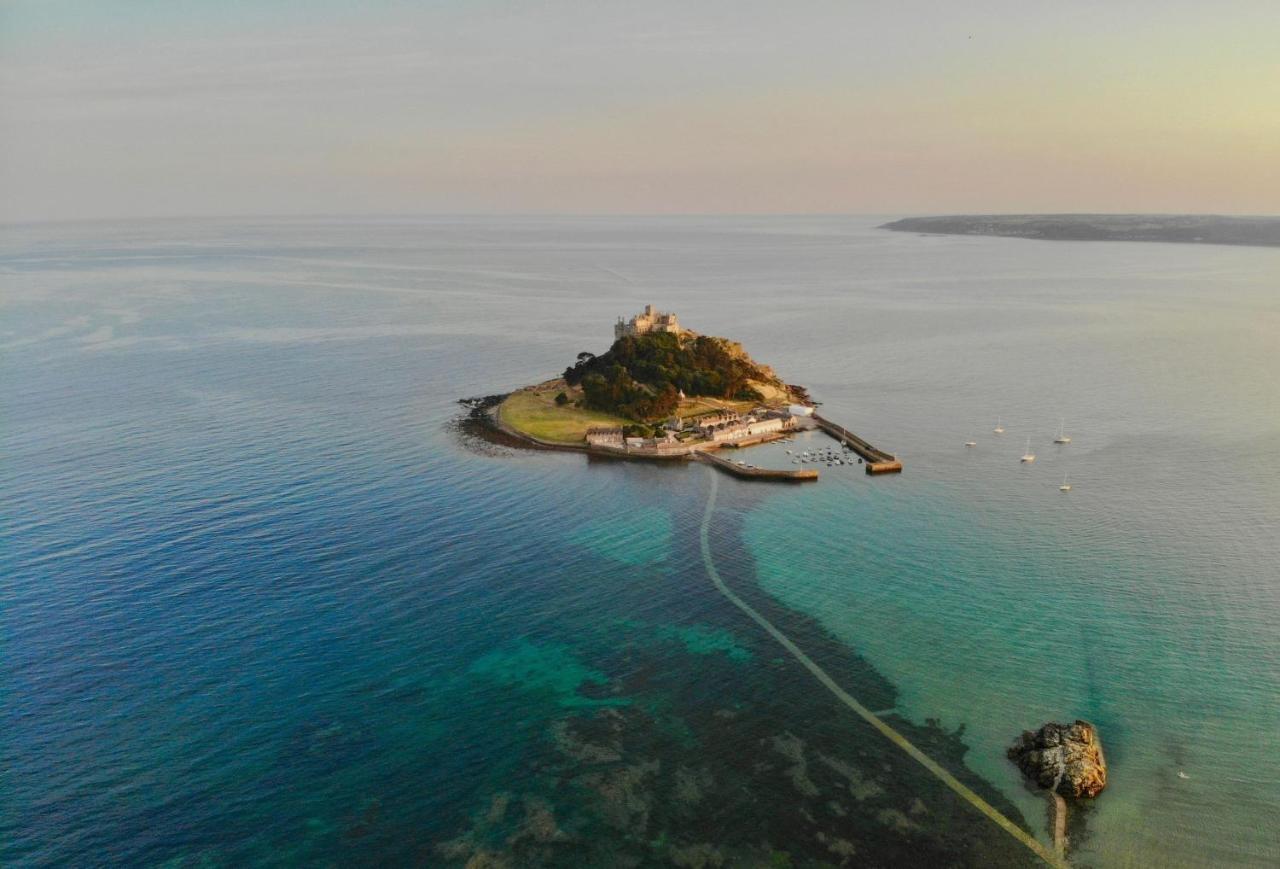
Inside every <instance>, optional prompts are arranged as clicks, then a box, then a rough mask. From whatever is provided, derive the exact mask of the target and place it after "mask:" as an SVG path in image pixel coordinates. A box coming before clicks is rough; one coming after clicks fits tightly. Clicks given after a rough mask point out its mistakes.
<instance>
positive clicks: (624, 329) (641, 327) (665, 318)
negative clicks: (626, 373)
mask: <svg viewBox="0 0 1280 869" xmlns="http://www.w3.org/2000/svg"><path fill="white" fill-rule="evenodd" d="M683 331H684V329H681V328H680V321H679V320H677V319H676V315H675V314H669V313H663V312H662V311H659V310H657V309H656V308H654V307H653V305H645V306H644V310H643V311H641V312H640V313H639V314H636V315H635V316H634V317H632V318H631V319H630V320H626V321H624V320H623V319H622V318H621V317H619V318H618V322H617V323H615V324H614V327H613V337H614V340H617V339H618V338H621V337H623V336H624V335H644V334H647V333H649V332H670V333H672V334H673V335H679V334H680V333H681V332H683Z"/></svg>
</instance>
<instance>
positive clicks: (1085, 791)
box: [1008, 719, 1107, 797]
mask: <svg viewBox="0 0 1280 869" xmlns="http://www.w3.org/2000/svg"><path fill="white" fill-rule="evenodd" d="M1008 754H1009V759H1010V760H1012V761H1013V762H1014V763H1016V764H1017V765H1018V768H1019V769H1021V770H1022V773H1023V775H1025V776H1026V777H1027V778H1029V779H1031V780H1032V781H1034V782H1035V783H1036V784H1037V785H1039V786H1040V787H1042V788H1045V789H1046V790H1051V791H1053V792H1055V793H1058V794H1061V795H1062V796H1064V797H1096V796H1097V795H1098V794H1100V793H1101V792H1102V789H1103V788H1105V787H1106V786H1107V763H1106V760H1105V759H1104V758H1103V756H1102V743H1101V741H1100V740H1099V739H1098V734H1097V731H1096V730H1095V728H1094V726H1093V725H1092V724H1090V723H1089V722H1087V721H1080V720H1078V719H1077V720H1076V722H1075V723H1074V724H1054V723H1053V722H1050V723H1048V724H1046V725H1044V726H1043V727H1041V728H1040V729H1039V730H1037V731H1034V732H1033V731H1030V730H1026V731H1023V733H1022V736H1021V737H1019V738H1018V741H1017V742H1015V743H1014V744H1013V745H1012V746H1010V747H1009V752H1008Z"/></svg>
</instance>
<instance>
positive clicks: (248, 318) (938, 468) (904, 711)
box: [0, 218, 1280, 866]
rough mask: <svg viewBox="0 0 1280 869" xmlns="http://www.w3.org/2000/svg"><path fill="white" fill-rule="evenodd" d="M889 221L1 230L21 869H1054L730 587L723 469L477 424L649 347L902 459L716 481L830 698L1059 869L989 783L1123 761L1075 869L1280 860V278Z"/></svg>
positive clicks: (1247, 267) (746, 577)
mask: <svg viewBox="0 0 1280 869" xmlns="http://www.w3.org/2000/svg"><path fill="white" fill-rule="evenodd" d="M877 222H878V221H875V220H871V219H860V218H858V219H855V218H839V219H837V218H829V219H817V218H776V219H763V218H761V219H745V218H744V219H710V218H708V219H670V220H667V219H621V218H619V219H609V220H603V219H602V220H588V219H567V218H565V219H553V218H545V219H527V220H514V219H508V220H498V219H481V218H469V219H445V218H437V219H429V220H385V221H368V220H366V221H343V220H336V219H334V220H312V221H303V220H297V221H258V222H252V221H191V222H182V221H178V222H164V223H106V224H83V225H49V226H39V227H10V228H6V229H5V231H4V235H3V247H2V248H0V280H2V281H3V284H2V286H3V304H4V317H3V321H2V322H0V346H3V349H4V365H3V374H2V375H0V376H2V377H3V386H2V389H3V392H2V395H3V411H2V414H3V431H2V432H0V435H2V437H3V444H2V448H3V461H2V465H0V475H2V476H0V491H2V492H3V502H2V503H3V505H4V509H3V514H2V516H0V523H2V524H0V543H2V548H0V577H2V579H0V583H2V584H0V604H2V605H3V611H2V615H0V619H2V622H3V637H4V647H3V667H4V673H5V678H4V681H3V684H4V694H5V703H4V713H3V714H4V719H5V731H6V738H5V740H4V745H5V755H6V763H5V768H6V781H5V784H4V787H3V794H4V795H3V799H4V803H5V805H4V811H3V830H2V831H0V832H2V835H3V843H2V847H3V851H2V852H0V860H2V861H3V862H4V863H5V864H6V865H27V864H30V865H54V864H61V865H65V864H78V865H85V864H106V863H115V864H122V863H127V864H161V863H173V864H175V865H187V864H196V863H201V864H209V865H242V864H246V863H258V864H297V863H317V862H339V863H387V862H393V863H410V862H418V863H426V864H433V865H434V864H441V863H444V864H450V863H453V864H457V865H462V863H463V862H465V861H466V860H467V859H469V858H473V857H476V856H477V855H481V856H484V855H502V854H505V855H507V856H512V855H514V858H515V859H517V860H518V861H520V862H537V861H543V862H547V863H551V864H565V863H575V864H584V863H593V864H596V865H607V864H610V863H613V862H615V861H619V860H623V859H636V860H641V861H653V862H659V863H661V862H670V861H674V860H677V859H680V860H686V861H689V860H693V859H694V858H693V857H691V856H690V855H691V854H694V853H695V851H696V849H697V848H699V847H702V846H705V847H706V848H707V849H711V850H712V851H715V852H716V853H717V854H719V856H720V857H722V858H724V859H726V860H729V861H737V862H747V861H750V860H766V859H781V858H779V857H777V855H778V854H782V853H785V854H788V855H790V857H791V858H792V859H793V860H794V861H795V862H797V863H805V862H808V861H812V859H814V856H815V853H819V852H820V853H822V854H825V855H826V858H828V859H830V860H831V861H832V862H836V863H839V862H840V861H841V860H842V859H846V858H848V855H847V854H846V853H845V852H843V851H841V850H839V847H842V846H836V845H833V844H832V842H834V841H835V840H837V839H839V840H841V841H847V842H849V843H850V847H851V848H854V849H855V850H856V853H858V854H860V855H861V856H862V859H863V860H866V861H868V862H871V863H877V862H879V863H889V864H892V863H894V862H900V861H901V860H902V859H903V855H905V854H916V855H920V854H925V853H932V852H930V851H929V850H928V849H930V848H937V849H940V852H944V851H945V852H949V853H954V854H956V855H959V856H958V859H960V860H961V861H962V862H966V863H970V864H974V865H979V864H988V863H1003V862H1017V861H1018V860H1020V859H1023V858H1024V857H1025V855H1021V854H1018V853H1017V852H1016V849H1013V850H1009V846H1008V843H1007V842H1005V841H1004V840H1003V839H1002V838H1001V835H1002V834H998V833H996V832H992V831H990V830H987V829H986V828H985V826H984V825H986V822H985V821H984V820H983V819H982V818H981V817H979V816H976V815H974V816H972V817H970V816H969V815H967V814H966V813H965V812H966V809H965V808H964V807H963V806H960V805H958V804H956V803H955V801H954V800H953V799H952V798H951V797H949V796H948V795H947V794H946V793H942V792H939V791H938V790H937V789H936V788H934V787H933V783H931V782H930V781H928V779H927V777H926V776H921V775H920V774H919V773H918V772H916V771H915V770H914V769H912V768H911V765H910V763H909V762H904V761H902V760H901V758H899V757H897V756H894V755H893V754H892V750H891V749H890V748H888V747H886V746H885V745H882V744H881V743H880V742H879V741H877V739H878V738H877V737H876V736H875V735H874V734H872V733H870V732H868V731H867V730H866V728H865V727H862V726H861V725H859V724H858V723H857V722H855V721H852V720H849V718H848V717H846V716H845V715H844V713H842V712H841V711H840V710H839V708H838V707H836V706H834V705H832V704H831V702H830V701H829V700H828V699H827V698H824V697H822V696H821V691H820V689H819V688H818V687H817V686H816V683H813V682H812V680H811V679H809V678H808V677H807V676H806V675H805V674H804V673H803V672H800V671H798V670H796V669H795V668H794V667H793V666H792V665H791V664H790V663H788V662H787V661H785V660H783V658H782V655H781V653H780V651H779V650H778V649H777V647H774V646H771V645H770V642H769V640H768V638H767V637H762V636H761V635H760V632H759V631H758V630H757V629H756V628H755V627H754V625H752V624H751V623H750V622H747V621H745V620H744V619H743V618H742V617H741V615H740V614H739V613H736V612H735V611H734V610H733V609H732V608H731V607H729V606H728V605H727V604H726V602H725V601H724V600H723V599H722V598H720V597H718V596H717V595H716V594H715V592H714V591H713V590H712V589H711V588H710V587H709V584H708V580H707V578H706V575H705V572H704V571H703V568H702V565H701V563H700V562H699V560H698V557H697V527H698V523H699V521H700V519H701V515H702V507H703V504H704V502H705V499H706V497H707V493H708V485H709V480H708V474H709V473H710V471H709V470H707V469H706V468H703V467H700V466H698V467H690V468H679V469H659V468H650V467H644V466H632V465H619V464H613V463H598V462H592V463H588V462H587V461H585V460H584V459H583V457H581V456H577V455H563V454H547V453H524V452H514V451H510V450H505V449H501V448H493V447H489V446H487V445H485V444H483V443H476V442H474V441H472V440H470V439H469V438H468V437H467V436H466V435H465V434H464V433H461V432H459V430H458V429H457V427H456V426H455V425H454V424H453V422H452V421H453V420H455V419H456V417H457V415H458V412H459V408H458V406H457V404H456V399H458V398H460V397H464V396H471V395H479V394H486V393H491V392H495V391H501V390H506V389H510V388H513V387H515V386H518V385H521V384H523V383H526V382H529V381H532V380H535V379H540V378H542V377H545V376H549V375H551V374H553V373H555V372H556V371H559V370H560V369H562V368H563V367H564V365H565V364H566V363H567V361H568V360H570V359H571V358H572V357H573V356H574V355H575V354H576V353H577V352H578V351H579V350H584V349H589V350H600V349H602V348H603V347H604V346H606V345H607V343H608V341H609V336H610V329H611V324H612V322H613V320H614V318H615V317H616V316H617V315H619V314H627V313H631V312H633V311H634V310H637V309H638V308H639V307H640V306H641V305H642V304H644V303H647V302H654V303H656V304H658V305H659V306H660V307H662V308H664V309H667V308H673V309H675V310H676V311H677V312H678V313H679V315H680V317H681V320H682V321H683V322H685V323H686V324H688V325H690V326H691V327H693V328H696V329H699V330H700V331H705V332H710V333H714V334H724V335H728V336H731V337H734V338H737V339H740V340H742V341H743V342H744V343H745V345H746V346H747V348H748V349H749V350H750V351H751V352H752V353H753V354H754V355H756V356H757V358H760V359H762V360H764V361H766V362H768V363H770V364H772V365H774V367H775V368H776V369H777V370H778V371H779V373H780V374H782V375H783V376H784V377H785V378H786V379H787V380H789V381H792V382H797V383H802V384H805V385H807V386H809V387H810V389H811V390H812V391H813V393H814V395H815V397H817V398H818V399H820V400H823V401H824V402H826V407H827V410H828V412H829V413H830V414H831V415H832V416H834V417H836V418H838V419H841V420H845V421H847V422H848V423H849V424H850V426H851V427H852V428H854V429H855V430H857V431H859V432H860V433H865V434H866V435H868V436H869V437H870V438H871V439H872V440H873V441H874V442H876V443H878V444H882V445H883V446H885V447H886V448H888V449H891V450H893V451H895V452H898V453H899V454H901V455H902V456H903V457H904V458H905V459H906V462H907V473H905V474H904V475H903V476H902V477H901V478H897V479H874V480H872V479H868V478H865V477H863V476H861V475H858V474H854V473H848V474H838V473H827V472H826V469H825V468H824V469H823V470H824V475H823V476H824V479H823V480H822V481H820V482H819V483H818V484H816V485H814V486H808V487H803V488H798V489H791V488H787V489H776V490H775V489H768V490H762V489H760V487H758V486H751V485H750V484H744V483H740V482H737V481H734V480H729V479H722V480H721V481H720V492H721V500H722V506H721V507H720V509H719V511H718V512H717V514H716V515H717V518H716V521H715V525H714V527H713V543H714V548H715V551H716V557H717V560H718V561H719V560H722V561H723V570H724V571H725V572H726V574H727V575H728V577H729V578H731V579H732V580H733V581H734V582H735V583H737V587H740V588H742V589H744V593H747V592H749V593H752V594H754V595H755V596H756V597H755V598H753V599H754V600H755V601H756V602H757V603H758V604H759V605H760V606H761V607H766V606H767V607H772V609H771V610H770V612H771V614H772V616H773V617H774V618H776V619H778V620H779V621H780V622H781V623H785V625H786V627H787V630H788V631H789V632H790V633H791V634H792V635H793V636H794V637H796V638H797V639H798V640H800V641H802V643H803V644H804V645H805V646H806V648H808V649H812V650H813V652H814V654H815V656H818V657H820V658H821V659H822V660H823V661H824V663H825V664H827V665H828V666H830V667H831V668H832V669H833V670H834V671H836V672H837V673H838V674H839V675H840V678H841V679H842V683H843V684H847V685H849V686H850V689H851V690H853V691H854V693H856V694H858V695H859V696H860V697H863V698H864V699H866V700H867V702H868V703H869V704H871V705H873V708H876V709H893V710H895V712H893V713H890V714H893V715H896V716H897V719H896V720H898V721H900V723H901V726H902V727H903V728H904V729H908V728H913V727H914V728H917V730H913V731H911V732H912V733H913V734H915V736H916V738H919V739H920V740H922V741H928V740H934V743H933V745H934V751H935V752H936V753H937V754H938V756H939V758H940V759H945V760H946V761H947V763H948V764H949V765H950V766H951V768H953V769H954V770H956V771H958V772H963V774H964V775H966V776H968V777H970V779H971V780H973V781H975V782H976V783H977V784H975V786H981V787H983V788H985V790H984V793H988V794H989V795H990V796H991V798H992V799H993V800H998V801H1001V803H1000V805H1001V806H1002V807H1003V808H1005V809H1007V810H1008V811H1009V813H1010V814H1013V815H1017V816H1018V817H1019V818H1021V819H1022V820H1023V821H1024V822H1025V823H1026V824H1027V826H1028V827H1029V828H1030V829H1032V830H1033V831H1034V832H1036V833H1037V835H1040V836H1041V838H1042V839H1043V838H1044V831H1043V828H1044V819H1043V808H1042V806H1043V803H1042V802H1041V801H1040V799H1039V798H1038V797H1037V796H1036V795H1034V794H1031V793H1029V792H1027V791H1026V790H1025V789H1024V788H1023V787H1022V786H1021V784H1020V783H1019V781H1018V779H1017V775H1016V771H1014V770H1013V769H1012V767H1011V766H1010V765H1009V764H1008V763H1007V762H1006V761H1004V759H1003V749H1004V747H1005V745H1006V744H1007V743H1008V741H1009V740H1011V739H1012V737H1013V736H1015V735H1016V734H1017V733H1018V732H1020V731H1021V730H1022V729H1023V728H1025V727H1031V726H1035V725H1037V724H1039V723H1041V722H1042V721H1044V720H1046V719H1048V718H1053V717H1074V716H1083V717H1089V718H1091V719H1093V720H1095V721H1097V722H1098V723H1099V725H1100V726H1101V728H1102V735H1103V739H1104V741H1105V742H1106V744H1107V747H1108V759H1109V761H1110V762H1111V766H1112V785H1111V788H1110V789H1109V790H1108V791H1107V793H1105V794H1104V795H1103V797H1102V798H1100V799H1099V800H1097V801H1096V803H1095V804H1094V805H1093V806H1091V807H1089V809H1088V810H1087V811H1085V812H1082V813H1081V819H1080V820H1079V821H1078V823H1077V826H1076V827H1074V828H1073V856H1075V857H1076V858H1077V859H1078V860H1079V861H1080V862H1082V863H1088V864H1091V865H1099V866H1112V865H1206V864H1210V863H1216V864H1238V865H1274V864H1275V863H1276V862H1277V861H1280V843H1278V842H1277V834H1276V832H1275V830H1276V828H1277V826H1278V825H1276V823H1275V821H1276V817H1277V806H1280V764H1278V763H1277V760H1276V754H1277V752H1276V747H1277V742H1276V740H1277V734H1278V733H1280V699H1278V698H1280V631H1277V629H1276V624H1277V617H1280V586H1278V585H1277V577H1276V568H1275V565H1276V564H1280V296H1278V295H1277V293H1276V289H1277V284H1280V252H1276V251H1270V250H1262V249H1256V250H1255V249H1245V248H1210V247H1188V246H1174V245H1151V244H1145V245H1144V244H1088V243H1083V244H1077V243H1042V242H1027V241H1022V240H1009V239H976V238H974V239H970V238H921V237H916V236H912V235H900V234H891V233H886V232H882V231H879V230H876V229H874V225H875V223H877ZM997 413H998V414H1001V415H1002V418H1003V422H1004V424H1005V427H1006V428H1007V429H1008V433H1007V434H1006V435H1005V436H1004V438H1003V440H1001V439H999V438H995V437H994V436H993V435H991V434H990V429H991V428H992V426H993V425H994V418H995V415H996V414H997ZM1060 417H1065V418H1066V425H1067V428H1068V429H1069V430H1070V431H1071V433H1072V434H1073V437H1074V440H1073V442H1072V444H1071V445H1070V446H1068V447H1065V448H1059V447H1054V446H1052V445H1051V444H1050V443H1049V441H1050V440H1051V439H1052V436H1053V434H1054V433H1055V432H1056V427H1057V424H1058V420H1059V418H1060ZM970 437H973V438H974V439H976V440H978V441H979V447H978V448H976V449H974V450H965V449H964V448H963V446H962V443H963V441H965V440H968V439H969V438H970ZM1028 437H1031V438H1033V439H1034V441H1035V450H1036V452H1037V453H1038V455H1039V459H1038V461H1037V463H1036V464H1035V465H1034V466H1032V467H1024V466H1020V465H1019V464H1018V462H1017V456H1018V455H1020V454H1021V452H1022V450H1023V446H1024V441H1025V439H1026V438H1028ZM761 455H764V454H763V453H762V454H761ZM774 458H778V459H780V458H781V456H780V454H777V453H776V450H775V455H774ZM1068 471H1069V472H1070V474H1071V480H1072V482H1073V486H1074V488H1073V491H1072V492H1071V493H1070V494H1069V495H1061V494H1060V493H1059V492H1058V491H1057V486H1058V484H1059V483H1060V482H1061V475H1062V473H1065V472H1068ZM930 719H935V720H938V721H939V722H940V727H933V728H931V727H930V726H929V725H928V724H927V722H928V721H929V720H930ZM961 725H964V731H963V735H962V736H961V737H960V738H959V741H957V740H956V739H955V738H954V737H952V736H949V735H948V734H952V733H954V731H955V729H956V728H958V727H959V726H961ZM584 734H585V735H584ZM588 737H590V738H589V739H588ZM793 740H795V741H796V742H793ZM583 744H589V745H590V746H593V747H592V748H583V747H582V746H583ZM797 745H799V746H800V747H799V748H797V747H796V746H797ZM601 746H606V748H607V750H606V749H602V748H601ZM964 750H967V754H965V756H964V759H963V761H962V760H961V759H960V756H959V755H960V752H961V751H964ZM797 752H799V754H797ZM841 752H847V753H848V755H847V756H846V755H845V754H841ZM615 755H616V756H615ZM796 757H800V758H802V759H804V760H805V764H804V765H800V766H803V769H802V771H801V773H800V774H797V773H796V769H797V768H798V761H797V760H796V759H795V758H796ZM824 758H825V759H824ZM828 761H830V762H828ZM849 765H854V766H857V767H858V768H859V769H861V770H862V772H860V773H858V774H856V775H855V776H854V778H849V777H848V776H847V775H846V774H845V773H843V772H837V771H833V770H838V769H845V768H847V767H848V766H849ZM1178 772H1182V773H1184V774H1185V775H1186V776H1187V777H1186V778H1180V777H1179V776H1178V775H1177V774H1178ZM824 776H826V777H827V778H824ZM849 782H853V784H850V783H849ZM984 782H985V784H984ZM837 784H839V786H840V788H843V790H839V794H840V795H839V796H838V797H833V796H832V793H833V791H832V788H833V787H835V786H836V785H837ZM810 785H812V788H813V790H816V791H817V793H812V792H811V791H810ZM859 794H860V795H861V796H859ZM673 795H674V796H673ZM917 801H919V806H917ZM833 803H836V804H839V811H837V810H836V809H835V808H833V807H832V804H833ZM806 812H807V815H805V814H804V813H806ZM824 812H825V813H826V814H823V813H824ZM548 816H550V817H551V818H552V821H551V822H550V825H549V826H548V822H547V817H548ZM957 831H959V832H957ZM818 832H821V833H823V835H824V837H826V838H824V839H823V840H822V842H821V843H819V844H815V841H816V840H815V836H816V834H817V833H818ZM686 848H692V849H695V850H694V851H685V850H681V849H686ZM814 849H817V851H816V852H815V850H814ZM900 849H906V850H900ZM912 849H915V850H912ZM707 853H710V851H708V852H707Z"/></svg>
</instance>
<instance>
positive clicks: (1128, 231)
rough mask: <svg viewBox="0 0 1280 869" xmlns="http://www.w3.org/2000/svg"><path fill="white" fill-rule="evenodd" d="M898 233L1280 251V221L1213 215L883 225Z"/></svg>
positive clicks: (958, 217) (916, 220) (961, 217)
mask: <svg viewBox="0 0 1280 869" xmlns="http://www.w3.org/2000/svg"><path fill="white" fill-rule="evenodd" d="M880 228H881V229H889V230H893V231H895V232H920V233H932V234H938V235H990V236H1000V237H1006V238H1035V239H1044V240H1048V241H1159V242H1167V243H1174V244H1231V245H1247V246H1251V247H1280V217H1226V216H1221V215H1212V214H953V215H944V216H936V217H908V218H905V219H903V220H895V221H893V222H891V223H885V224H882V225H881V227H880Z"/></svg>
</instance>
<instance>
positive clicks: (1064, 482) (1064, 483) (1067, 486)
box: [1058, 474, 1071, 492]
mask: <svg viewBox="0 0 1280 869" xmlns="http://www.w3.org/2000/svg"><path fill="white" fill-rule="evenodd" d="M1058 491H1059V492H1070V491H1071V484H1070V483H1068V482H1067V475H1066V474H1063V475H1062V485H1061V486H1059V487H1058Z"/></svg>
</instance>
